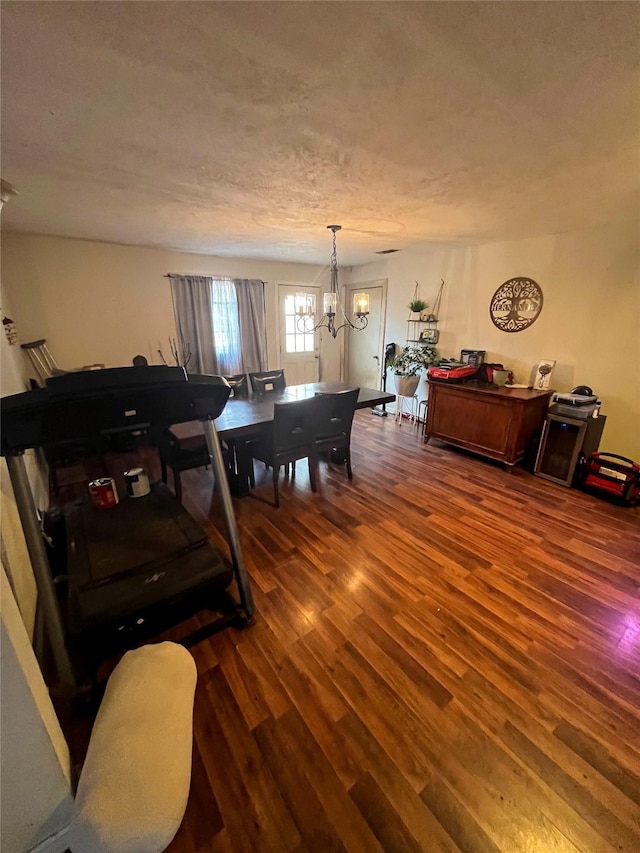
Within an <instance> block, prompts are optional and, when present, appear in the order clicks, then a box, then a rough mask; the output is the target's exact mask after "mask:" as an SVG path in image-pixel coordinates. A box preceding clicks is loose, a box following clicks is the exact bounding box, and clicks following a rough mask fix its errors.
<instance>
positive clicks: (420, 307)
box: [409, 299, 429, 320]
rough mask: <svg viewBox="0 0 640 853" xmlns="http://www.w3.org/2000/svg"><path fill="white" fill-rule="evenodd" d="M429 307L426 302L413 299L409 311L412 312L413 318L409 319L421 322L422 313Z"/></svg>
mask: <svg viewBox="0 0 640 853" xmlns="http://www.w3.org/2000/svg"><path fill="white" fill-rule="evenodd" d="M428 307H429V306H428V305H427V303H426V302H425V301H424V299H412V300H411V302H410V303H409V311H411V316H410V318H409V319H411V320H419V319H420V317H421V316H422V312H423V311H425V310H426V309H427V308H428Z"/></svg>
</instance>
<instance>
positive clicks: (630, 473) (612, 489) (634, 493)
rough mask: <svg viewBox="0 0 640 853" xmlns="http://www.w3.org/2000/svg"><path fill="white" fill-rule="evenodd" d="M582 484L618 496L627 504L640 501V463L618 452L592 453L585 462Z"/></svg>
mask: <svg viewBox="0 0 640 853" xmlns="http://www.w3.org/2000/svg"><path fill="white" fill-rule="evenodd" d="M581 480H582V485H583V486H585V487H586V488H588V489H593V490H594V491H597V492H602V493H604V494H607V495H610V496H611V497H614V498H618V499H619V500H621V501H622V502H623V503H624V504H626V505H627V506H635V505H636V504H637V503H638V502H639V501H640V465H639V464H638V463H637V462H634V461H633V460H632V459H627V457H626V456H618V454H617V453H592V454H591V456H589V457H588V458H587V459H585V460H584V462H583V470H582V477H581Z"/></svg>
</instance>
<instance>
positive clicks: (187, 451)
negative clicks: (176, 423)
mask: <svg viewBox="0 0 640 853" xmlns="http://www.w3.org/2000/svg"><path fill="white" fill-rule="evenodd" d="M156 443H157V445H158V451H159V453H160V474H161V476H162V482H163V483H164V484H165V485H166V483H167V468H171V473H172V474H173V491H174V492H175V495H176V498H177V499H178V500H179V501H180V502H181V503H182V480H181V479H180V472H181V471H188V470H190V469H191V468H206V467H207V466H208V465H210V464H211V460H210V459H209V450H208V448H207V442H206V439H205V437H204V435H198V436H194V437H193V438H185V439H179V438H178V436H177V435H174V433H172V432H171V430H170V429H166V430H163V432H161V433H160V435H159V436H157V439H156ZM223 456H224V453H223Z"/></svg>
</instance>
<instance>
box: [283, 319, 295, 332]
mask: <svg viewBox="0 0 640 853" xmlns="http://www.w3.org/2000/svg"><path fill="white" fill-rule="evenodd" d="M284 320H285V331H286V332H287V334H288V335H295V333H296V318H295V317H285V318H284Z"/></svg>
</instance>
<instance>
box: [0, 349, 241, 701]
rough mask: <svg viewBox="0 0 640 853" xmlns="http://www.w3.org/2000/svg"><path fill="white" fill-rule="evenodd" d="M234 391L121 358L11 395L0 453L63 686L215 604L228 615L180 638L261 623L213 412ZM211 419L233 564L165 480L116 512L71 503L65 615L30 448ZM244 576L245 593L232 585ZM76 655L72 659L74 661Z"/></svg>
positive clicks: (208, 430) (209, 434)
mask: <svg viewBox="0 0 640 853" xmlns="http://www.w3.org/2000/svg"><path fill="white" fill-rule="evenodd" d="M229 394H230V388H229V385H228V384H227V382H226V381H225V380H224V379H223V378H222V377H220V376H197V375H191V376H189V377H187V374H186V372H185V371H184V369H183V368H181V367H168V366H164V365H161V366H151V367H122V368H112V369H107V370H98V371H79V372H75V373H67V374H64V375H61V376H56V377H52V378H50V379H48V380H47V382H46V384H45V387H44V388H35V389H33V390H31V391H26V392H24V393H22V394H15V395H12V396H10V397H3V398H2V400H1V401H0V406H1V413H2V436H1V441H0V452H1V454H2V455H3V456H5V457H6V460H7V467H8V470H9V475H10V478H11V483H12V486H13V489H14V493H15V497H16V503H17V506H18V511H19V514H20V520H21V523H22V527H23V530H24V533H25V538H26V542H27V548H28V550H29V555H30V557H31V563H32V566H33V569H34V575H35V578H36V583H37V586H38V593H39V600H40V603H41V606H42V610H43V615H44V621H45V627H46V631H47V636H48V639H49V642H50V645H51V649H52V653H53V657H54V660H55V663H56V668H57V671H58V677H59V681H60V684H61V686H62V687H65V686H66V687H68V688H69V690H71V691H73V690H74V689H75V687H76V683H77V680H78V678H77V676H78V674H79V673H78V663H77V661H78V660H80V661H81V670H84V669H86V667H87V666H91V667H95V666H96V665H97V662H99V661H100V660H103V659H105V658H106V657H108V656H109V655H111V654H115V653H116V652H118V651H121V650H123V649H126V648H132V647H134V646H136V645H138V644H139V643H140V642H143V641H145V640H147V639H149V638H150V637H152V636H156V635H157V634H158V633H160V632H161V631H163V630H165V629H166V628H168V627H170V626H171V625H174V624H177V623H178V622H180V621H182V619H184V618H186V617H188V616H191V615H193V614H195V613H196V612H198V611H199V610H201V609H202V608H203V605H204V604H205V603H209V602H212V603H213V602H215V603H216V606H215V608H214V609H216V610H218V611H219V612H221V613H222V615H220V616H219V617H218V618H217V619H214V620H212V621H211V622H210V623H209V624H207V625H205V626H204V627H202V628H201V629H199V630H197V631H196V632H194V633H192V634H190V635H189V636H188V637H186V638H184V639H183V640H182V642H183V644H185V645H192V644H193V643H195V642H197V641H199V640H200V639H202V638H203V637H205V636H208V635H209V634H211V633H212V632H214V631H217V630H220V629H221V628H224V627H226V626H227V625H230V624H236V625H239V626H244V625H247V624H249V623H250V622H251V621H252V618H253V614H254V605H253V598H252V595H251V588H250V584H249V577H248V575H247V571H246V568H245V565H244V559H243V555H242V549H241V547H240V541H239V537H238V530H237V524H236V520H235V514H234V511H233V504H232V500H231V494H230V492H229V486H228V482H227V477H226V469H225V464H224V460H223V457H222V451H221V449H220V442H219V440H218V437H217V434H216V429H215V424H214V420H215V418H217V417H218V416H219V415H220V413H221V412H222V410H223V409H224V407H225V405H226V402H227V400H228V398H229ZM193 420H200V421H202V423H203V427H204V433H205V437H206V440H207V447H208V450H209V456H210V459H211V465H212V468H213V472H214V475H215V478H216V485H217V489H218V493H219V495H220V497H221V500H222V509H223V513H224V517H225V522H226V529H227V539H228V543H229V547H230V552H231V561H229V560H228V559H227V557H226V556H225V555H223V554H221V553H220V552H219V551H218V550H217V549H216V548H214V546H213V545H212V544H211V543H210V542H209V540H208V538H207V536H206V534H205V533H204V531H203V530H202V529H201V528H200V526H199V525H198V524H197V523H196V521H195V520H194V519H193V518H192V517H191V516H190V515H189V513H188V512H187V511H186V510H185V509H184V507H183V506H182V505H181V504H180V502H179V501H178V500H177V499H176V498H175V496H174V495H173V494H172V493H171V492H170V491H169V490H168V489H167V488H166V486H164V485H163V484H162V483H157V484H154V485H153V487H152V490H151V492H150V494H149V495H146V496H144V497H141V498H135V499H133V498H128V499H125V500H123V501H121V502H120V503H118V504H117V505H116V506H115V507H112V508H110V509H107V510H98V509H95V508H94V507H93V506H92V505H91V504H90V502H89V501H88V499H84V500H78V501H74V502H71V503H69V504H67V505H66V506H65V508H64V513H65V520H66V533H67V577H68V595H67V600H66V602H64V609H65V610H66V618H64V619H63V616H62V613H61V608H60V606H59V602H58V599H57V596H56V591H55V589H54V585H53V579H52V575H51V571H50V568H49V564H48V559H47V556H46V553H45V549H44V543H43V540H42V534H41V531H40V526H39V522H38V519H37V513H36V508H35V505H34V502H33V496H32V493H31V489H30V486H29V482H28V479H27V475H26V469H25V465H24V459H23V455H24V452H25V450H27V449H29V448H43V449H44V450H50V451H56V452H59V451H64V448H65V446H77V445H78V444H83V443H86V444H92V443H93V444H95V443H96V441H98V440H100V439H101V438H103V437H107V436H113V435H115V434H118V433H131V432H145V433H147V434H148V435H149V436H150V437H151V439H152V440H153V439H154V437H155V436H157V435H159V434H160V433H161V432H162V431H163V430H165V429H167V428H168V427H169V426H171V424H176V423H182V422H185V421H193ZM234 579H235V581H236V586H237V600H236V599H235V598H232V597H231V596H229V595H228V594H227V592H226V589H227V587H228V586H229V585H230V584H231V583H232V581H233V580H234ZM72 659H73V660H74V661H75V664H74V663H72Z"/></svg>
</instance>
